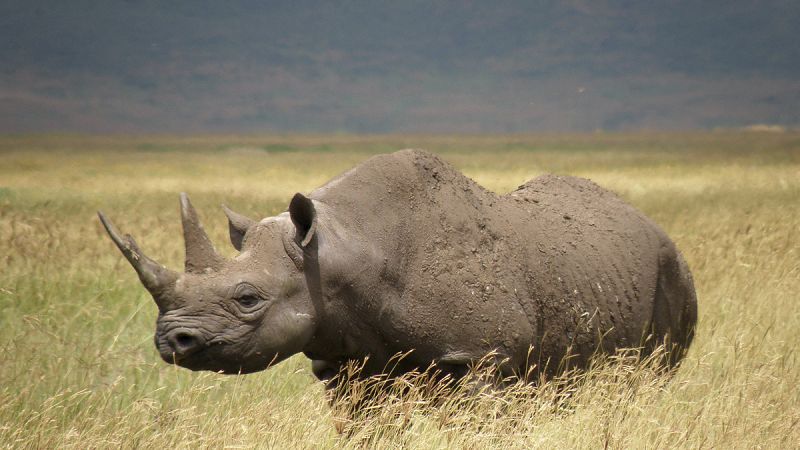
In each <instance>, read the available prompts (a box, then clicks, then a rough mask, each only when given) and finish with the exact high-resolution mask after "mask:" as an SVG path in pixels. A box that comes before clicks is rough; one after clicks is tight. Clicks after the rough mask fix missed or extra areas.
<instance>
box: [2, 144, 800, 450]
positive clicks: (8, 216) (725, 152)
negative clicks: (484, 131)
mask: <svg viewBox="0 0 800 450" xmlns="http://www.w3.org/2000/svg"><path fill="white" fill-rule="evenodd" d="M412 146H413V147H422V148H426V149H428V150H432V151H435V152H439V153H441V154H442V155H443V157H444V158H445V159H447V160H448V161H451V162H452V163H454V164H455V165H456V166H458V167H459V168H461V169H462V170H464V171H465V173H466V174H467V175H469V176H471V177H472V178H474V179H476V180H477V181H478V182H480V183H481V184H483V185H484V186H487V187H488V188H491V189H493V190H495V191H498V192H506V191H509V190H511V189H513V188H515V187H516V186H517V185H519V184H521V183H522V182H524V181H525V180H527V179H528V178H531V177H534V176H536V175H538V174H541V173H543V172H556V173H564V174H567V173H568V174H574V175H579V176H585V177H589V178H591V179H593V180H595V181H596V182H598V183H599V184H601V185H603V186H605V187H608V188H611V189H613V190H615V191H616V192H618V193H620V194H621V195H622V196H623V197H625V198H626V199H628V200H629V201H630V202H632V203H633V204H634V205H636V206H637V207H639V208H641V209H642V210H644V211H645V213H647V214H648V215H650V216H651V217H652V218H653V219H654V220H655V221H656V222H658V223H659V224H661V225H662V226H663V227H664V228H665V229H666V230H667V232H668V233H669V234H670V235H671V236H672V237H673V238H674V239H675V241H676V242H677V244H678V246H679V247H680V248H681V249H682V250H683V252H684V254H685V256H686V258H687V260H688V262H689V265H690V267H691V268H692V270H693V272H694V275H695V281H696V285H697V288H698V296H699V302H700V321H699V328H698V331H697V337H696V340H695V343H694V346H693V347H692V349H691V351H690V352H689V354H688V356H687V358H686V360H685V362H684V364H683V365H682V366H681V367H680V369H679V370H678V372H677V374H676V375H675V376H674V377H673V378H672V379H671V380H670V381H665V380H664V379H662V378H659V377H657V376H656V375H655V374H654V373H653V371H652V370H650V368H649V367H648V366H647V365H637V364H634V363H633V362H631V361H630V360H628V359H625V358H622V360H621V361H620V362H618V363H617V364H611V365H600V366H599V367H598V368H596V369H595V370H593V371H591V372H590V373H589V374H585V375H583V376H582V377H581V378H580V379H579V380H578V381H577V382H573V383H571V384H569V387H568V388H562V389H556V388H555V386H554V384H547V385H544V386H539V387H536V388H531V387H524V386H517V387H515V388H513V389H509V390H508V391H505V392H503V393H499V394H495V395H488V394H483V395H476V396H472V397H471V398H469V399H468V400H469V401H466V400H464V399H463V398H455V399H451V400H450V401H448V402H446V403H445V404H444V405H441V406H439V407H437V408H433V407H430V406H428V405H426V400H425V397H424V396H421V395H419V392H417V391H412V392H411V393H409V394H408V395H406V396H399V395H391V396H387V397H386V398H385V399H384V404H383V406H382V408H380V409H379V410H377V411H375V412H374V413H373V414H368V415H367V416H366V417H367V418H366V419H364V420H363V421H362V422H359V423H356V424H353V423H347V422H344V424H345V425H344V426H345V427H352V430H354V434H353V436H352V438H350V439H347V438H344V437H340V435H339V434H338V433H337V432H336V428H337V426H338V427H339V428H341V427H342V423H343V422H342V420H344V419H343V418H342V417H341V416H340V415H338V414H336V413H335V411H332V410H331V409H330V408H329V407H328V405H327V403H326V400H325V397H324V393H323V389H322V387H321V386H320V384H319V383H317V382H315V381H314V379H313V377H312V375H311V373H310V368H309V364H308V361H307V360H306V359H305V358H304V357H302V356H300V357H294V358H292V359H290V360H289V361H286V362H284V363H282V364H280V365H278V366H277V367H275V368H274V369H272V370H269V371H266V372H262V373H258V374H254V375H249V376H244V377H226V376H221V375H217V374H213V373H193V372H189V371H187V370H184V369H178V368H175V367H172V366H169V365H166V364H164V363H162V362H161V361H160V359H159V357H158V355H157V353H156V351H155V349H154V347H153V343H152V333H153V330H154V322H155V315H156V310H155V306H154V305H153V304H152V301H151V300H150V298H149V297H148V294H147V293H146V291H145V290H144V289H143V288H142V287H141V286H140V285H139V282H138V280H137V279H136V276H135V274H134V272H133V270H131V268H130V267H129V266H128V264H127V263H126V262H125V261H124V260H123V259H122V257H121V256H120V254H119V252H118V251H116V249H115V248H114V247H113V244H112V243H111V242H110V241H109V240H108V238H107V237H106V236H105V235H104V233H103V231H102V229H101V226H100V224H99V222H98V220H97V219H96V217H95V211H96V210H97V209H102V210H104V211H105V212H106V213H107V214H108V215H109V216H110V217H112V218H113V219H114V220H115V222H116V224H117V225H118V226H119V227H120V228H121V229H122V230H124V231H126V232H129V233H131V234H132V235H134V236H136V237H137V238H138V241H139V243H140V245H141V246H142V247H143V248H144V249H145V250H146V251H147V252H148V254H150V255H151V256H153V257H155V258H157V259H158V260H159V261H161V262H163V263H165V264H168V265H170V266H172V267H175V268H178V267H181V265H182V257H183V250H182V241H181V238H180V236H181V235H180V223H179V222H180V220H179V213H178V196H177V193H178V192H179V191H187V192H189V193H190V194H192V200H193V202H194V204H195V206H196V207H197V208H198V210H199V212H200V214H201V217H202V219H203V220H204V223H205V226H206V229H207V230H208V231H209V234H210V235H211V237H212V239H214V240H215V242H216V243H217V246H218V247H219V248H220V249H221V250H223V251H224V252H226V254H229V255H230V254H233V250H232V249H231V248H230V246H229V245H228V244H227V225H226V221H225V219H224V216H223V214H222V212H221V211H220V210H219V204H220V203H222V202H225V203H227V204H228V205H230V206H231V207H233V208H235V209H237V210H239V211H241V212H243V213H247V214H249V215H251V216H268V215H274V214H276V213H278V212H280V211H282V210H284V209H285V207H286V206H287V203H288V201H289V199H290V198H291V195H292V194H293V193H294V192H296V191H303V192H307V191H309V190H311V189H312V188H314V187H316V186H318V185H320V184H322V183H324V182H325V181H327V180H328V179H329V178H330V177H332V176H334V175H336V174H338V173H340V172H342V171H344V170H346V169H348V168H350V167H352V166H353V165H354V164H356V163H357V162H359V161H361V160H363V159H365V158H367V157H368V156H369V155H370V154H372V153H381V152H388V151H392V150H396V149H400V148H404V147H412ZM798 230H800V135H798V134H791V133H783V134H780V133H775V134H769V133H709V134H688V135H684V134H680V135H678V134H675V135H670V134H659V135H657V134H625V135H616V134H612V135H609V134H596V135H578V136H475V137H447V136H381V137H356V136H245V137H242V136H207V137H206V136H195V137H154V136H148V137H146V138H138V137H130V138H127V137H113V138H112V137H91V138H90V137H78V136H40V137H11V136H9V137H2V138H0V445H2V446H8V447H36V448H81V449H82V448H97V447H113V448H117V447H125V448H130V447H149V448H197V447H202V448H205V447H214V448H222V447H234V448H252V447H275V448H333V447H341V446H344V447H347V446H352V447H359V446H367V447H379V448H399V447H410V448H486V447H497V448H514V447H516V448H547V449H549V448H598V447H602V446H605V445H608V446H609V447H611V448H673V447H691V448H697V447H701V448H711V447H713V448H753V447H769V448H786V447H791V446H794V445H796V444H797V442H800V389H798V388H797V386H798V385H800V361H799V360H798V351H797V348H798V344H800V334H798V330H799V329H800V314H798V312H797V301H798V292H800V235H798ZM531 390H533V391H535V392H536V393H537V395H534V396H531V395H529V394H530V392H528V391H531ZM564 392H568V394H569V395H568V398H566V399H565V397H564Z"/></svg>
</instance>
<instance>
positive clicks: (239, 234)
mask: <svg viewBox="0 0 800 450" xmlns="http://www.w3.org/2000/svg"><path fill="white" fill-rule="evenodd" d="M222 210H223V211H225V215H226V216H228V232H229V234H230V236H231V244H233V248H235V249H236V250H239V251H241V250H242V241H243V240H244V235H245V233H247V230H249V229H250V227H252V226H253V225H255V224H256V221H255V220H253V219H251V218H249V217H247V216H244V215H242V214H239V213H237V212H235V211H232V210H231V209H230V208H228V207H227V206H225V205H222Z"/></svg>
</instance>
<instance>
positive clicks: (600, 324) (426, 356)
mask: <svg viewBox="0 0 800 450" xmlns="http://www.w3.org/2000/svg"><path fill="white" fill-rule="evenodd" d="M312 198H314V199H316V200H319V201H322V202H324V203H325V204H327V205H329V206H330V208H331V210H333V211H337V217H339V219H340V220H341V221H343V223H344V224H345V226H346V227H348V228H350V229H351V230H354V231H355V232H356V233H357V235H358V236H359V237H360V239H363V240H364V241H365V242H368V243H370V245H373V246H374V247H375V248H376V249H377V251H376V252H375V254H380V255H382V259H383V260H382V261H376V262H375V263H376V264H375V265H376V266H380V269H379V270H378V271H377V273H373V275H371V276H370V280H368V281H366V282H365V283H366V284H367V285H370V286H367V287H366V288H365V291H368V292H369V293H370V294H369V295H362V296H361V298H360V299H358V300H357V301H356V302H355V304H351V305H348V306H346V307H348V308H352V309H353V310H354V312H352V316H353V317H355V318H356V320H360V321H362V322H369V323H370V326H371V327H372V328H373V329H375V330H376V331H375V334H376V335H377V337H378V339H379V340H380V341H381V345H382V346H384V347H385V353H386V354H391V353H392V352H395V351H406V350H409V349H414V353H413V357H412V359H414V360H416V362H418V363H419V364H425V363H427V362H430V361H439V360H444V361H449V359H453V358H455V359H463V360H471V359H475V358H479V357H481V356H483V355H484V354H485V353H486V352H488V351H491V350H494V351H498V352H499V353H500V355H501V356H503V357H508V358H510V359H511V361H512V363H513V364H512V365H515V366H518V367H523V366H524V365H526V364H528V363H529V362H531V361H530V358H535V360H536V361H538V362H539V364H540V365H543V364H544V363H545V361H547V360H548V359H549V360H551V361H559V360H560V359H561V358H562V357H563V356H564V355H565V354H566V352H567V349H568V347H570V346H571V347H572V348H573V349H574V350H575V351H576V352H577V353H579V354H580V355H582V356H581V357H585V356H588V355H589V354H591V352H592V351H593V350H594V349H595V348H597V346H598V345H603V346H604V348H605V349H607V350H612V349H613V348H616V347H621V346H635V345H638V344H639V340H640V338H641V336H642V332H643V330H644V329H645V328H646V327H647V326H648V323H649V320H650V318H651V317H652V310H653V305H652V299H653V295H654V292H655V289H656V279H657V272H658V269H657V266H658V249H659V247H660V246H661V245H662V243H663V242H665V240H666V241H667V242H668V239H666V237H665V236H664V234H663V232H661V231H660V230H659V229H658V227H657V226H655V225H654V224H653V223H652V222H651V221H649V220H648V219H647V218H645V217H644V216H643V215H642V214H641V213H639V212H638V211H637V210H635V209H634V208H632V207H631V206H629V205H627V204H626V203H624V202H623V201H622V200H620V199H619V198H618V197H617V196H616V195H614V194H612V193H610V192H608V191H605V190H603V189H602V188H600V187H598V186H597V185H595V184H594V183H592V182H590V181H588V180H582V179H579V178H573V177H556V176H550V175H546V176H542V177H539V178H536V179H534V180H531V181H529V182H528V183H526V184H524V185H523V186H520V188H519V189H517V190H516V191H514V192H511V193H509V194H507V195H502V196H501V195H497V194H495V193H492V192H490V191H488V190H486V189H484V188H482V187H481V186H479V185H478V184H477V183H475V182H474V181H472V180H471V179H469V178H467V177H465V176H464V175H462V174H461V173H460V172H459V171H457V170H456V169H455V168H453V167H452V166H450V165H449V164H447V163H445V162H444V161H442V160H441V159H440V158H438V157H437V156H435V155H431V154H429V153H426V152H422V151H417V150H406V151H401V152H396V153H393V154H390V155H381V156H377V157H373V158H371V159H369V160H367V161H366V162H365V163H363V164H361V165H360V166H358V167H356V168H355V169H353V170H351V171H349V172H347V173H345V174H343V175H342V176H340V177H337V178H336V179H334V180H332V181H331V182H330V183H328V184H326V185H325V186H323V187H321V188H320V189H318V190H316V191H315V192H314V193H312ZM601 336H605V337H604V338H603V339H601ZM531 345H533V347H534V353H533V354H529V353H528V352H529V347H530V346H531ZM454 355H455V356H454ZM579 359H580V358H579ZM578 362H579V363H580V362H583V361H580V360H579V361H578Z"/></svg>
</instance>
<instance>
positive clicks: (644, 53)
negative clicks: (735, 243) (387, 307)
mask: <svg viewBox="0 0 800 450" xmlns="http://www.w3.org/2000/svg"><path fill="white" fill-rule="evenodd" d="M798 32H800V3H799V2H796V1H793V0H768V1H762V2H753V1H744V0H727V1H717V0H709V1H704V2H696V1H682V0H676V1H656V2H637V1H627V0H625V1H609V0H592V1H590V0H586V1H583V0H571V1H535V2H531V1H521V0H510V1H496V2H474V1H450V0H445V1H433V2H428V1H425V2H423V1H401V2H371V1H344V2H324V1H312V0H309V1H268V2H261V1H249V0H230V1H211V0H195V1H172V2H160V1H148V0H141V1H140V0H128V1H122V0H105V1H89V0H75V1H69V2H63V1H54V0H37V1H18V0H6V1H4V2H3V3H2V4H0V61H2V64H0V132H4V133H8V132H89V133H92V132H100V133H108V132H123V133H141V132H147V133H191V132H198V131H203V132H215V133H216V132H222V133H226V132H320V133H323V132H324V133H328V132H347V133H388V132H391V133H408V132H414V133H460V132H466V133H487V132H488V133H508V132H512V133H519V132H540V131H548V132H550V131H552V132H575V131H593V130H598V129H602V130H609V131H627V130H640V129H658V130H692V129H713V128H718V127H723V128H728V127H745V126H751V125H753V124H766V125H769V126H772V127H773V128H771V129H780V128H774V127H775V126H778V127H781V126H782V127H794V126H796V125H797V124H800V108H798V106H797V105H800V45H798V40H797V36H798Z"/></svg>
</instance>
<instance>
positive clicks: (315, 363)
mask: <svg viewBox="0 0 800 450" xmlns="http://www.w3.org/2000/svg"><path fill="white" fill-rule="evenodd" d="M341 367H342V365H341V363H339V362H335V361H325V360H321V359H314V360H311V373H313V374H314V376H315V377H317V379H318V380H320V381H322V382H323V383H325V389H327V390H331V389H336V386H338V384H339V377H337V375H339V370H340V369H341Z"/></svg>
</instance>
